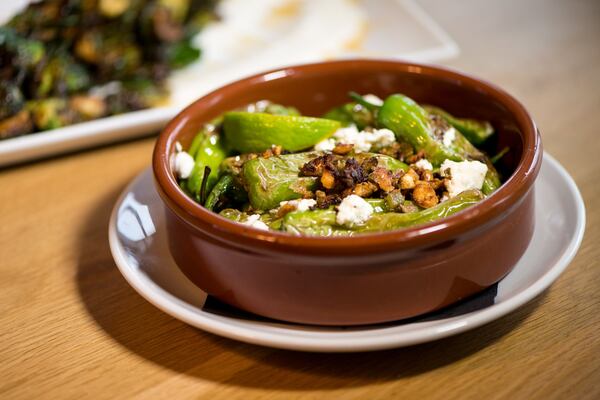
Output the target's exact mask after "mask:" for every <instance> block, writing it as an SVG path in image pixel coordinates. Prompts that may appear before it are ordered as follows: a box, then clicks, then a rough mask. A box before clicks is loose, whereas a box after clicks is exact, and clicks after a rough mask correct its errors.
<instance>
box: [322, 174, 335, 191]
mask: <svg viewBox="0 0 600 400" xmlns="http://www.w3.org/2000/svg"><path fill="white" fill-rule="evenodd" d="M321 185H323V187H324V188H325V189H332V188H333V186H334V185H335V177H334V176H333V174H332V173H331V172H329V171H327V170H325V171H323V175H321Z"/></svg>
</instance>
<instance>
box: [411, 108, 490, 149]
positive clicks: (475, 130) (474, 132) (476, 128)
mask: <svg viewBox="0 0 600 400" xmlns="http://www.w3.org/2000/svg"><path fill="white" fill-rule="evenodd" d="M423 108H424V109H425V110H426V111H427V112H428V113H429V114H432V115H439V116H440V117H442V118H444V119H445V120H446V122H448V123H449V124H450V125H452V126H453V127H454V128H455V129H457V130H458V131H459V132H460V133H462V134H463V135H464V136H465V137H466V138H467V140H469V142H471V143H473V144H474V145H476V146H479V145H481V144H483V142H485V141H486V140H487V139H488V138H489V137H490V136H492V135H493V134H494V128H493V127H492V124H490V123H489V122H487V121H480V120H477V119H471V118H456V117H455V116H453V115H452V114H450V113H448V112H446V111H444V110H442V109H441V108H438V107H434V106H429V105H427V106H423Z"/></svg>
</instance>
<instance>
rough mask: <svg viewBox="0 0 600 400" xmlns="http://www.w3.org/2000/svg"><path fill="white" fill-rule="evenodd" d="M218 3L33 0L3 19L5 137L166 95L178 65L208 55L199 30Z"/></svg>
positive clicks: (1, 130)
mask: <svg viewBox="0 0 600 400" xmlns="http://www.w3.org/2000/svg"><path fill="white" fill-rule="evenodd" d="M215 4H216V1H215V0H147V1H146V0H144V1H140V0H91V1H89V0H44V1H42V2H32V3H31V4H29V6H28V7H27V8H26V9H25V10H23V11H22V12H21V13H19V14H17V15H16V16H14V17H13V18H12V20H10V21H9V22H8V24H7V25H6V26H3V27H0V100H3V101H4V102H3V103H2V106H1V108H0V138H8V137H13V136H16V135H21V134H26V133H31V132H33V131H37V130H46V129H54V128H57V127H62V126H66V125H69V124H72V123H76V122H81V121H86V120H89V119H93V118H99V117H102V116H105V115H113V114H119V113H124V112H129V111H134V110H140V109H144V108H148V107H154V106H157V105H160V104H162V103H164V102H165V100H166V98H167V97H168V94H169V93H168V90H167V87H166V84H165V81H166V78H167V77H168V75H169V73H170V71H171V70H172V69H175V68H181V67H184V66H186V65H188V64H189V63H191V62H193V61H195V60H196V59H198V57H199V56H200V49H198V48H196V47H195V46H194V45H193V41H192V38H193V37H194V35H195V34H196V33H198V32H199V31H200V30H201V29H202V28H203V27H204V26H205V25H206V23H207V22H208V21H211V20H214V19H215V14H214V12H213V10H214V7H215ZM107 86H108V87H109V88H107ZM98 88H102V89H103V90H97V89H98ZM75 96H77V98H79V99H81V98H98V101H100V102H102V103H103V105H102V106H99V105H98V103H97V104H95V105H92V104H91V103H90V102H87V103H86V104H82V101H81V100H77V101H73V98H74V97H75ZM46 101H47V102H46ZM82 105H83V106H84V107H85V110H81V109H80V108H78V107H77V106H82ZM92 108H93V110H92ZM29 113H31V114H33V115H34V116H33V118H25V117H26V116H27V115H28V114H29ZM26 120H28V121H29V123H26V122H25V121H26ZM4 122H5V123H4Z"/></svg>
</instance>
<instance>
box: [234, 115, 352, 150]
mask: <svg viewBox="0 0 600 400" xmlns="http://www.w3.org/2000/svg"><path fill="white" fill-rule="evenodd" d="M339 127H340V123H339V122H338V121H333V120H329V119H323V118H312V117H302V116H295V115H273V114H267V113H249V112H241V111H234V112H228V113H226V114H225V116H224V121H223V130H224V133H225V137H226V139H227V141H228V143H230V144H231V147H232V149H233V150H236V151H239V152H240V153H256V152H262V151H265V150H267V149H270V148H271V147H272V146H273V145H279V146H281V147H283V149H285V150H288V151H300V150H304V149H308V148H310V147H312V146H314V145H315V144H317V143H319V142H320V141H321V140H323V139H326V138H328V137H329V136H331V135H333V133H334V132H335V131H336V130H337V129H338V128H339Z"/></svg>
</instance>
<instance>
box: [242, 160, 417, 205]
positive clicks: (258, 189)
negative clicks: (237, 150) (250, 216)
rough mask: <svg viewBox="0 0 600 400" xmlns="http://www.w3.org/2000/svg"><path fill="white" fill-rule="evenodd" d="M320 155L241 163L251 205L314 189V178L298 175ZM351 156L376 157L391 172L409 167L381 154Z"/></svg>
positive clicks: (297, 195) (292, 198) (290, 198)
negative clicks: (304, 166)
mask: <svg viewBox="0 0 600 400" xmlns="http://www.w3.org/2000/svg"><path fill="white" fill-rule="evenodd" d="M321 155H323V153H322V152H316V151H310V152H304V153H296V154H285V155H281V156H272V157H269V158H263V157H258V158H255V159H253V160H249V161H247V162H246V163H244V166H243V168H242V175H243V179H244V186H245V187H246V189H247V190H248V198H249V200H250V204H251V205H252V207H253V208H254V209H256V210H269V209H272V208H276V207H278V206H279V203H280V202H282V201H286V200H294V199H299V198H302V197H303V196H304V194H306V193H308V192H310V191H313V190H314V189H315V188H316V186H317V178H315V177H301V176H298V174H299V172H300V168H301V167H302V166H303V165H304V164H306V163H307V162H309V161H311V160H313V159H315V158H316V157H319V156H321ZM354 157H355V158H356V159H357V160H358V161H359V162H360V161H361V160H362V159H363V158H370V157H375V158H377V160H378V166H380V167H384V168H386V169H389V170H392V171H396V170H404V171H406V170H407V169H408V166H407V165H406V164H404V163H402V162H400V161H398V160H396V159H395V158H392V157H388V156H385V155H382V154H373V153H360V154H357V155H356V156H354Z"/></svg>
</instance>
